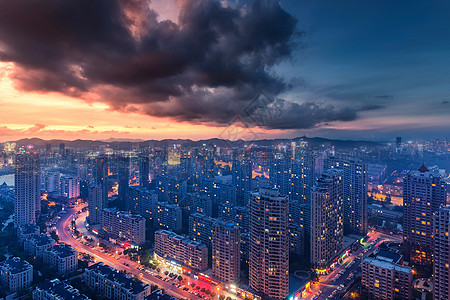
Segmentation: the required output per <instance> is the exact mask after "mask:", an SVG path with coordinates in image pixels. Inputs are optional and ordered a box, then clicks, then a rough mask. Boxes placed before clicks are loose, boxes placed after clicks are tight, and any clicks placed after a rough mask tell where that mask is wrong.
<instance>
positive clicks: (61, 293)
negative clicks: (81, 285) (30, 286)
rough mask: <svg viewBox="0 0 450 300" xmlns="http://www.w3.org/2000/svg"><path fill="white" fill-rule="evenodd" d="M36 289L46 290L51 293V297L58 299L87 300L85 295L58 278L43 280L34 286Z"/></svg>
mask: <svg viewBox="0 0 450 300" xmlns="http://www.w3.org/2000/svg"><path fill="white" fill-rule="evenodd" d="M36 290H41V291H46V292H47V293H48V294H50V295H52V296H53V298H55V299H59V300H89V299H90V298H88V297H87V296H86V295H84V294H80V292H79V291H78V290H77V289H75V288H73V287H72V286H71V285H68V284H66V283H63V282H61V281H59V279H53V280H49V281H45V282H43V283H41V284H39V285H38V286H37V287H36Z"/></svg>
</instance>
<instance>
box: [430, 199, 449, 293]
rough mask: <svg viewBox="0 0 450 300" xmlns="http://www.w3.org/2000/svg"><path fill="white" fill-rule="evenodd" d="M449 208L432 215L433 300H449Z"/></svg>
mask: <svg viewBox="0 0 450 300" xmlns="http://www.w3.org/2000/svg"><path fill="white" fill-rule="evenodd" d="M449 234H450V206H444V207H441V208H440V209H439V210H438V211H437V212H436V213H435V214H434V258H433V289H434V291H433V295H434V296H433V297H434V298H433V299H435V300H444V299H445V300H447V299H450V275H449V271H450V257H449V256H450V240H449Z"/></svg>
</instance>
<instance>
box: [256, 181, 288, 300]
mask: <svg viewBox="0 0 450 300" xmlns="http://www.w3.org/2000/svg"><path fill="white" fill-rule="evenodd" d="M288 223H289V208H288V196H284V195H280V194H279V192H278V190H276V189H265V188H261V189H260V190H259V192H254V193H251V195H250V264H249V279H250V280H249V281H250V287H251V288H252V289H254V290H255V291H257V292H260V293H263V294H264V295H266V296H268V297H271V298H274V299H285V298H286V297H287V296H288V292H289V233H288V230H289V229H288Z"/></svg>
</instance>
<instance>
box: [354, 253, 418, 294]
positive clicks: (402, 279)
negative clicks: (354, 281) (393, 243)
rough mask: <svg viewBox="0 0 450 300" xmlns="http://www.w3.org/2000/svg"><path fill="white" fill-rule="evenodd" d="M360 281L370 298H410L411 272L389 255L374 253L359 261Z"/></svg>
mask: <svg viewBox="0 0 450 300" xmlns="http://www.w3.org/2000/svg"><path fill="white" fill-rule="evenodd" d="M361 272H362V277H361V283H362V285H363V287H364V288H365V289H366V291H367V293H368V294H369V297H371V298H372V299H386V300H397V299H398V300H408V299H412V289H411V284H412V279H413V274H412V270H411V268H410V267H406V266H402V265H400V264H398V262H396V261H395V259H394V260H393V259H392V258H390V257H384V256H380V255H378V256H377V255H375V257H366V258H364V259H363V260H362V261H361Z"/></svg>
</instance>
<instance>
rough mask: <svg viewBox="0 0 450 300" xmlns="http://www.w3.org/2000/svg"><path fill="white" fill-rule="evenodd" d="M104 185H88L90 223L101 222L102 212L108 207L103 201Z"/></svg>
mask: <svg viewBox="0 0 450 300" xmlns="http://www.w3.org/2000/svg"><path fill="white" fill-rule="evenodd" d="M102 193H103V191H102V187H101V186H100V185H98V184H91V185H89V187H88V212H89V215H88V221H89V224H100V220H101V212H102V210H103V208H106V203H103V195H102Z"/></svg>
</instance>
